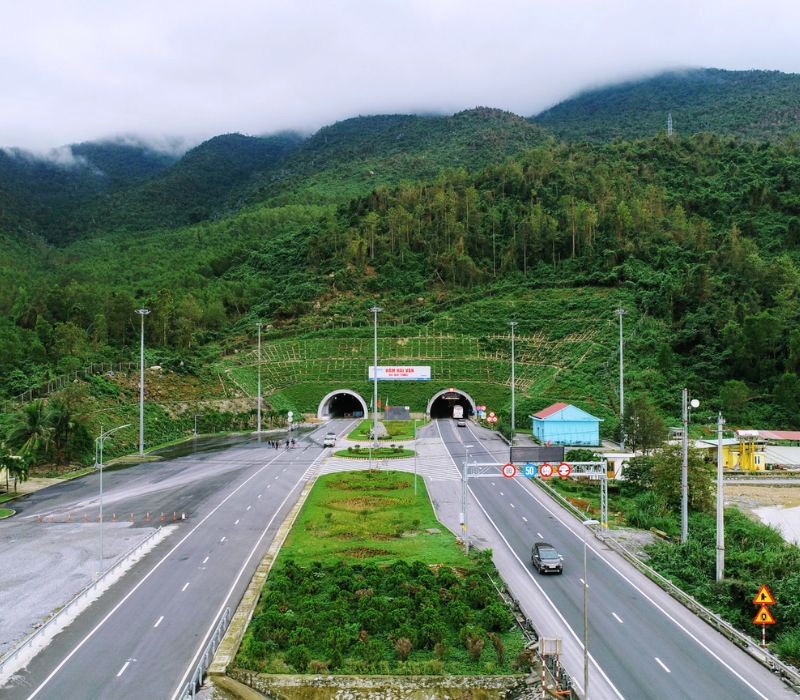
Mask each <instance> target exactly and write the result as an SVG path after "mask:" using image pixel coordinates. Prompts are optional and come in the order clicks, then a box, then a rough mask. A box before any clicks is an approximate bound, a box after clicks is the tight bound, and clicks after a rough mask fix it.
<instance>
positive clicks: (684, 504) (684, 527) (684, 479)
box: [681, 388, 700, 544]
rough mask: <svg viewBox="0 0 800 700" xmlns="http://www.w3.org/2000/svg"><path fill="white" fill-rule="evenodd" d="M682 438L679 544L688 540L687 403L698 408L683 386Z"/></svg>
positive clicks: (697, 403) (695, 401)
mask: <svg viewBox="0 0 800 700" xmlns="http://www.w3.org/2000/svg"><path fill="white" fill-rule="evenodd" d="M681 404H682V406H681V409H682V410H681V416H682V420H683V431H682V432H683V440H682V444H681V544H686V543H687V542H688V540H689V405H690V404H691V407H692V408H698V407H699V406H700V402H699V401H698V400H697V399H692V400H691V402H690V401H689V390H688V389H686V388H684V389H683V394H682V401H681Z"/></svg>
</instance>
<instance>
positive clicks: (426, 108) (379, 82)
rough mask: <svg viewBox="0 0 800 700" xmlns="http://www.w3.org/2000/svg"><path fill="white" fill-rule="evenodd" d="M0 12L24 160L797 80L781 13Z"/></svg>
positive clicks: (599, 6)
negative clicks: (649, 89)
mask: <svg viewBox="0 0 800 700" xmlns="http://www.w3.org/2000/svg"><path fill="white" fill-rule="evenodd" d="M7 4H8V7H6V8H4V12H3V20H4V28H5V30H6V31H4V34H3V42H2V43H1V44H0V84H2V85H3V109H2V110H0V140H2V143H3V144H4V145H14V146H23V147H27V148H37V149H46V148H50V147H53V146H56V145H59V144H63V143H75V142H79V141H85V140H94V139H98V138H113V137H114V136H115V135H118V134H136V135H137V136H138V137H139V138H142V139H145V140H146V141H148V142H149V141H151V140H158V139H164V138H166V139H167V140H169V139H170V138H180V139H183V140H184V142H185V143H187V144H191V143H196V142H197V141H199V140H201V139H204V138H208V137H209V136H212V135H215V134H219V133H226V132H231V131H240V132H244V133H255V134H261V133H267V132H272V131H278V130H281V129H297V130H312V129H316V128H319V127H320V126H322V125H324V124H328V123H331V122H332V121H335V120H337V119H342V118H346V117H349V116H353V115H357V114H375V113H386V112H428V113H431V112H434V113H452V112H456V111H459V110H461V109H466V108H469V107H473V106H475V105H489V106H493V107H499V108H503V109H507V110H510V111H513V112H516V113H517V114H522V115H531V114H534V113H537V112H539V111H541V110H542V109H544V108H546V107H548V106H550V105H552V104H554V103H555V102H557V101H559V100H561V99H564V98H566V97H569V96H570V95H572V94H574V93H575V92H578V91H580V90H582V89H585V88H588V87H591V86H596V85H599V84H603V83H608V82H612V81H616V80H624V79H629V78H633V77H636V76H640V75H643V74H650V73H653V72H656V71H660V70H664V69H671V68H680V67H688V66H707V67H717V68H729V69H746V68H764V69H777V70H783V71H788V72H794V71H800V53H798V52H797V51H796V43H797V42H796V32H797V29H796V28H797V26H798V25H799V24H800V4H799V3H796V2H789V1H788V0H772V1H765V2H761V3H754V2H749V1H747V0H706V1H705V2H697V1H696V0H671V2H669V3H666V4H665V3H655V2H646V1H644V2H643V1H642V0H603V2H598V1H597V0H495V1H494V2H491V3H487V2H479V1H478V0H381V1H379V2H375V0H326V1H325V2H319V1H318V0H270V1H269V2H264V1H263V0H229V1H228V2H225V3H220V2H217V0H192V1H189V0H172V1H171V2H167V3H165V2H163V1H162V0H158V1H156V0H137V1H136V2H133V1H132V0H117V1H115V2H111V3H99V2H97V1H96V0H70V1H69V2H62V0H38V1H37V2H35V3H7Z"/></svg>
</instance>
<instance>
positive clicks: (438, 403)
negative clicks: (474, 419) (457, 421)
mask: <svg viewBox="0 0 800 700" xmlns="http://www.w3.org/2000/svg"><path fill="white" fill-rule="evenodd" d="M456 405H458V406H463V408H464V417H465V418H469V417H470V416H472V415H474V414H475V412H476V408H475V399H473V398H472V397H471V396H470V395H469V394H468V393H467V392H466V391H462V390H461V389H452V388H451V389H442V391H439V392H437V393H436V394H434V395H433V396H432V397H431V400H430V401H428V408H427V414H428V415H429V416H430V417H431V418H452V417H453V406H456Z"/></svg>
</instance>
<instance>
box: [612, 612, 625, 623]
mask: <svg viewBox="0 0 800 700" xmlns="http://www.w3.org/2000/svg"><path fill="white" fill-rule="evenodd" d="M611 614H612V615H613V616H614V619H615V620H616V621H617V622H619V624H621V625H622V624H624V623H623V622H622V618H621V617H620V616H619V615H617V613H615V612H612V613H611Z"/></svg>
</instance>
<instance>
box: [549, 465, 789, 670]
mask: <svg viewBox="0 0 800 700" xmlns="http://www.w3.org/2000/svg"><path fill="white" fill-rule="evenodd" d="M679 464H680V457H679V455H678V454H676V453H675V452H674V451H673V452H672V453H666V454H664V455H656V456H654V457H645V458H640V460H639V464H638V465H636V466H635V467H634V469H633V471H632V472H631V476H632V477H633V479H632V480H631V481H621V482H620V481H612V482H609V484H608V507H609V522H610V524H611V525H612V526H615V525H630V526H633V527H637V528H640V529H650V528H655V529H657V530H659V531H662V532H665V533H667V535H669V537H670V539H669V540H658V541H656V542H655V543H654V544H652V545H650V546H648V547H646V548H645V551H646V552H647V554H648V556H649V560H648V564H649V565H650V566H652V567H653V568H654V569H655V570H656V571H658V572H659V573H661V574H663V575H664V576H666V577H667V578H669V579H671V580H672V581H673V582H674V583H675V584H676V585H677V586H678V587H679V588H681V589H682V590H684V591H686V592H687V593H689V594H691V595H692V596H694V597H695V598H697V600H698V601H700V602H701V603H702V604H703V605H705V606H706V607H708V608H710V609H711V610H714V611H715V612H717V613H719V614H720V615H722V616H723V617H724V618H725V619H726V620H728V622H730V623H731V624H733V625H734V626H736V627H737V628H738V629H740V630H742V631H743V632H745V633H746V634H749V635H752V636H757V635H756V633H757V632H759V630H758V629H757V628H756V627H754V626H753V624H752V619H753V615H754V613H755V611H754V609H753V605H752V600H753V596H755V594H756V592H757V591H758V587H759V586H760V585H761V584H762V583H765V582H768V583H769V586H770V590H771V591H772V593H773V595H774V596H775V597H776V600H777V601H778V605H776V608H775V610H774V611H773V612H774V613H775V617H776V619H777V620H778V624H777V625H775V627H774V628H773V629H772V630H770V631H769V635H768V636H769V637H770V639H771V640H772V641H773V642H774V643H772V644H771V647H772V649H773V651H775V652H776V653H778V654H779V655H780V656H781V657H782V658H783V659H784V660H785V661H788V662H789V663H792V664H797V663H798V662H800V638H798V635H797V629H798V625H800V607H798V606H797V605H796V604H795V603H794V601H795V600H798V596H800V575H798V571H800V549H799V548H798V547H797V546H796V545H793V544H789V543H787V542H786V541H785V540H784V539H783V537H782V536H781V535H780V533H779V532H777V531H776V530H775V529H774V528H772V527H768V526H767V525H763V524H761V523H758V522H754V521H753V520H751V519H749V518H748V517H747V516H745V515H744V514H742V513H741V512H740V511H739V510H738V509H736V508H728V509H726V511H725V573H726V577H725V579H724V580H723V581H722V582H721V583H719V584H718V583H716V581H715V577H716V570H715V561H716V560H715V556H716V554H715V552H716V520H715V516H714V514H713V513H712V512H711V510H712V507H713V501H712V499H711V494H710V488H709V487H710V481H711V472H712V471H713V467H712V466H711V465H709V464H706V463H704V462H703V461H702V460H701V459H699V457H698V456H697V455H696V454H695V455H692V456H691V458H690V488H689V494H690V495H691V496H692V498H691V499H690V512H689V541H688V542H687V543H686V544H685V545H682V544H680V543H679V540H680V528H681V525H680V469H679V468H678V465H679ZM665 472H668V473H665ZM549 483H550V485H551V486H552V487H554V488H555V489H556V490H557V491H558V492H559V493H561V495H562V496H564V497H565V498H567V499H568V500H569V501H570V502H571V503H572V504H573V505H575V506H576V507H578V508H580V509H581V510H583V511H584V512H586V513H587V514H591V515H592V516H593V517H597V516H598V515H599V513H600V505H599V488H598V485H597V484H596V483H592V482H588V481H576V480H574V479H569V480H566V481H562V480H560V479H558V480H556V479H551V480H550V482H549Z"/></svg>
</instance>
